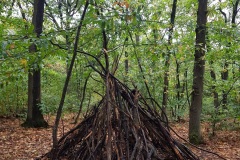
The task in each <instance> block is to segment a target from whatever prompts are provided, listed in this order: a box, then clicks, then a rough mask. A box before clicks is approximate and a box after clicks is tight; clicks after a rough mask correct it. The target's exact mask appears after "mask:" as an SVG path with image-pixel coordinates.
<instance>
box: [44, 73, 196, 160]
mask: <svg viewBox="0 0 240 160" xmlns="http://www.w3.org/2000/svg"><path fill="white" fill-rule="evenodd" d="M104 79H105V83H106V94H105V96H103V98H102V100H101V101H100V102H99V103H98V105H96V106H95V107H93V108H92V109H91V110H90V112H89V113H88V115H87V116H86V117H85V119H84V120H83V121H82V122H81V123H80V124H78V125H77V126H76V127H75V128H73V129H72V130H70V131H69V132H68V133H66V134H65V135H64V136H63V137H62V138H61V139H60V140H59V141H58V145H57V149H56V150H55V151H54V153H52V152H51V151H50V152H49V153H48V154H46V155H45V157H47V156H48V155H51V157H53V158H54V159H69V160H70V159H71V160H74V159H80V160H83V159H84V160H85V159H90V160H100V159H106V160H111V159H113V160H133V159H136V160H148V159H149V160H150V159H168V160H171V159H179V160H185V159H189V160H195V159H198V158H197V156H196V155H195V154H194V153H192V152H191V151H190V150H189V149H188V148H187V147H185V146H184V145H183V144H181V143H179V142H178V141H177V140H175V139H174V138H173V137H172V136H171V135H170V132H169V130H168V127H167V124H165V123H163V122H162V121H161V118H160V115H159V114H158V112H157V111H156V110H155V109H154V108H153V107H152V106H150V105H149V104H148V103H147V102H146V100H145V99H144V98H143V97H142V96H141V94H140V93H139V91H137V90H132V91H131V90H130V89H129V88H128V87H127V86H125V85H124V84H123V83H121V82H120V81H119V80H118V79H117V78H115V77H114V76H113V75H111V74H110V73H109V72H108V73H107V74H106V75H105V76H104Z"/></svg>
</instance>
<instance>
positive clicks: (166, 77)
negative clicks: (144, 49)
mask: <svg viewBox="0 0 240 160" xmlns="http://www.w3.org/2000/svg"><path fill="white" fill-rule="evenodd" d="M176 9H177V0H173V5H172V13H171V19H170V28H169V36H168V47H169V48H170V46H171V44H172V34H173V28H174V21H175V16H176ZM169 65H170V50H168V52H167V53H166V60H165V64H164V67H165V71H164V78H163V81H164V82H163V85H164V87H163V100H162V115H161V116H162V119H163V120H166V119H165V118H166V117H165V115H166V108H167V104H168V87H169Z"/></svg>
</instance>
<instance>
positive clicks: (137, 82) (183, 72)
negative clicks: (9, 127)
mask: <svg viewBox="0 0 240 160" xmlns="http://www.w3.org/2000/svg"><path fill="white" fill-rule="evenodd" d="M46 3H47V5H46V7H45V18H44V32H43V33H42V35H41V37H40V38H37V37H36V36H35V35H34V34H33V26H32V25H31V20H29V19H31V18H30V17H32V15H31V14H32V10H31V7H30V9H27V8H28V7H27V6H31V5H30V3H29V1H24V2H23V3H22V5H23V8H24V12H25V14H26V17H27V21H26V20H23V18H22V17H21V14H14V13H15V12H19V13H20V12H21V11H20V9H19V7H18V6H17V5H13V9H14V10H13V11H12V14H9V16H7V15H8V12H7V10H6V9H8V10H10V9H11V4H10V2H7V1H4V5H3V4H0V11H2V12H3V13H1V14H0V63H1V64H0V65H1V68H0V82H1V84H0V85H3V87H2V88H1V89H0V93H1V95H3V96H1V97H0V109H1V115H9V114H12V113H14V114H19V113H22V112H25V111H26V109H27V72H28V70H29V69H36V68H38V67H39V66H40V69H41V70H42V104H41V109H42V111H43V112H44V113H46V114H48V113H55V112H56V110H57V107H58V105H59V101H60V97H61V93H62V88H63V85H64V81H65V77H66V70H67V66H69V64H70V60H71V57H72V53H73V48H74V41H75V37H76V29H77V26H78V24H79V21H80V19H79V17H80V16H81V11H82V9H83V8H82V6H83V3H84V2H83V1H80V2H79V3H78V4H75V3H72V4H69V5H67V4H65V3H62V4H61V7H62V8H61V9H59V4H58V3H56V2H55V1H47V2H46ZM213 4H214V5H213ZM97 5H98V6H99V7H95V6H94V5H90V6H89V9H88V11H87V14H86V17H85V19H84V21H83V27H82V32H81V36H80V39H79V44H78V49H77V50H78V51H84V52H87V53H89V54H90V55H92V56H94V57H98V59H99V62H101V64H102V65H103V66H105V59H104V56H103V52H102V45H103V44H102V43H103V40H102V31H103V29H104V30H105V31H106V34H107V39H108V56H109V61H110V66H111V67H112V66H115V65H116V64H115V60H116V59H117V58H119V64H118V69H117V71H116V73H115V76H116V77H118V78H119V79H121V80H122V81H123V82H124V83H126V84H127V85H128V86H129V87H130V88H134V86H137V88H138V89H139V90H140V91H141V93H142V94H143V96H145V97H147V98H149V95H148V92H147V90H146V85H145V84H147V85H148V87H149V89H150V92H151V94H152V97H153V98H155V99H156V100H157V102H158V103H159V104H161V102H162V94H163V93H162V92H163V87H164V84H163V81H164V80H163V77H164V72H165V70H166V69H167V68H166V67H165V65H164V63H165V61H166V59H167V53H170V62H169V63H170V64H169V66H170V68H169V73H168V74H169V90H168V93H169V99H168V102H169V105H168V114H169V115H170V114H171V115H172V117H173V119H178V118H181V117H184V116H186V115H187V113H188V107H189V101H190V98H191V91H192V88H191V86H192V79H193V77H192V70H193V63H194V49H195V45H194V44H195V27H196V10H197V1H192V0H187V1H178V5H177V13H176V20H175V25H174V26H173V27H174V31H173V40H172V44H171V45H169V42H168V34H169V28H170V27H172V26H170V14H171V5H172V1H170V0H164V1H161V2H159V1H156V0H153V1H134V0H133V1H121V2H116V1H113V0H111V1H107V2H106V1H102V0H101V1H97ZM219 7H221V8H222V9H223V10H224V11H225V10H227V9H232V8H231V7H232V5H230V4H229V2H228V1H224V2H222V3H220V2H214V3H212V2H210V3H209V12H208V13H209V14H208V16H209V22H208V26H207V27H208V46H209V48H207V53H206V56H205V57H204V58H205V60H206V66H205V68H206V71H205V77H204V100H203V104H204V105H203V119H206V118H207V119H208V120H210V121H212V122H213V123H215V122H220V121H221V120H222V119H225V118H239V115H240V113H239V104H240V100H239V99H240V98H239V97H240V96H239V87H240V82H239V76H240V72H239V65H240V55H239V50H240V48H239V37H240V32H239V26H233V25H231V24H230V22H228V23H225V21H224V18H223V15H222V14H221V13H220V12H219V10H217V9H218V8H219ZM99 8H101V9H99ZM97 10H98V12H99V14H98V13H97ZM54 19H55V21H54ZM236 21H237V22H238V23H239V17H237V20H236ZM137 37H139V40H137ZM32 43H35V44H36V45H37V48H38V51H37V53H36V54H30V53H29V51H28V50H29V46H30V45H31V44H32ZM126 53H127V54H128V56H125V54H126ZM92 56H88V55H86V54H85V55H84V54H82V53H80V52H79V53H78V56H77V60H76V63H75V65H74V70H73V73H72V77H71V81H70V84H69V87H68V93H67V97H66V100H65V105H64V111H71V112H77V111H78V109H79V105H80V102H81V98H82V95H83V85H84V81H85V79H86V77H87V75H88V74H89V73H91V78H90V79H89V82H88V85H87V90H86V97H85V100H84V107H85V108H84V110H87V108H86V107H87V106H88V100H89V99H90V106H91V105H94V104H95V103H96V102H98V101H99V100H100V99H101V96H100V95H104V92H105V88H104V82H103V81H102V79H101V77H100V76H99V74H97V73H96V72H95V71H93V69H92V68H91V66H92V67H94V68H95V69H97V70H99V71H101V65H100V64H99V63H98V62H96V60H95V59H94V58H93V57H92ZM126 60H128V65H129V66H128V67H129V68H128V73H126V68H125V63H126ZM225 62H228V63H229V66H228V68H227V69H226V68H223V64H224V63H225ZM139 65H141V67H142V71H141V69H140V68H139ZM177 66H178V68H177ZM111 69H112V68H111ZM211 70H213V71H214V72H215V74H216V79H215V80H214V79H213V78H212V77H211V76H210V71H211ZM225 71H228V73H229V78H228V80H225V81H223V80H222V78H221V73H223V72H225ZM143 77H145V79H144V78H143ZM178 83H179V84H178ZM133 84H134V86H133ZM177 85H180V86H178V87H177ZM213 86H215V91H216V92H217V93H218V94H219V102H220V101H221V99H222V98H221V96H222V91H223V90H225V91H229V93H228V97H229V98H228V106H227V107H228V108H227V110H226V111H224V113H221V114H220V110H221V105H220V106H219V110H218V111H216V109H215V108H214V104H213V98H212V93H213V89H212V87H213ZM17 90H18V91H17ZM209 117H210V118H209Z"/></svg>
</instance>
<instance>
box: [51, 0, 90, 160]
mask: <svg viewBox="0 0 240 160" xmlns="http://www.w3.org/2000/svg"><path fill="white" fill-rule="evenodd" d="M88 6H89V0H86V3H85V6H84V10H83V13H82V15H81V19H80V22H79V25H78V27H77V35H76V37H75V42H74V50H73V56H72V60H71V63H70V66H69V70H68V73H67V77H66V80H65V83H64V87H63V91H62V96H61V100H60V103H59V107H58V111H57V115H56V119H55V123H54V126H53V131H52V139H53V148H52V150H53V154H52V159H56V158H55V156H56V155H54V154H55V153H56V151H57V150H58V148H57V141H58V140H57V131H58V125H59V121H60V118H61V114H62V109H63V105H64V101H65V97H66V93H67V88H68V83H69V81H70V77H71V75H72V69H73V65H74V62H75V59H76V56H77V48H78V42H79V38H80V31H81V29H82V24H83V20H84V17H85V14H86V12H87V8H88Z"/></svg>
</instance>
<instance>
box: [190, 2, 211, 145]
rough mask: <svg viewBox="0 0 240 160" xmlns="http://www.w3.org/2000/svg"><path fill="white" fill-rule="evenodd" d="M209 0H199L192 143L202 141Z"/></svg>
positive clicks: (191, 110) (192, 103)
mask: <svg viewBox="0 0 240 160" xmlns="http://www.w3.org/2000/svg"><path fill="white" fill-rule="evenodd" d="M206 23H207V0H198V12H197V27H196V45H195V54H194V57H195V60H194V69H193V86H192V90H193V92H192V100H191V106H190V112H189V117H190V120H189V140H190V142H191V143H194V144H199V143H201V142H202V135H201V127H200V118H201V111H202V98H203V77H204V68H205V59H204V56H205V48H206V38H205V37H206Z"/></svg>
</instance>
